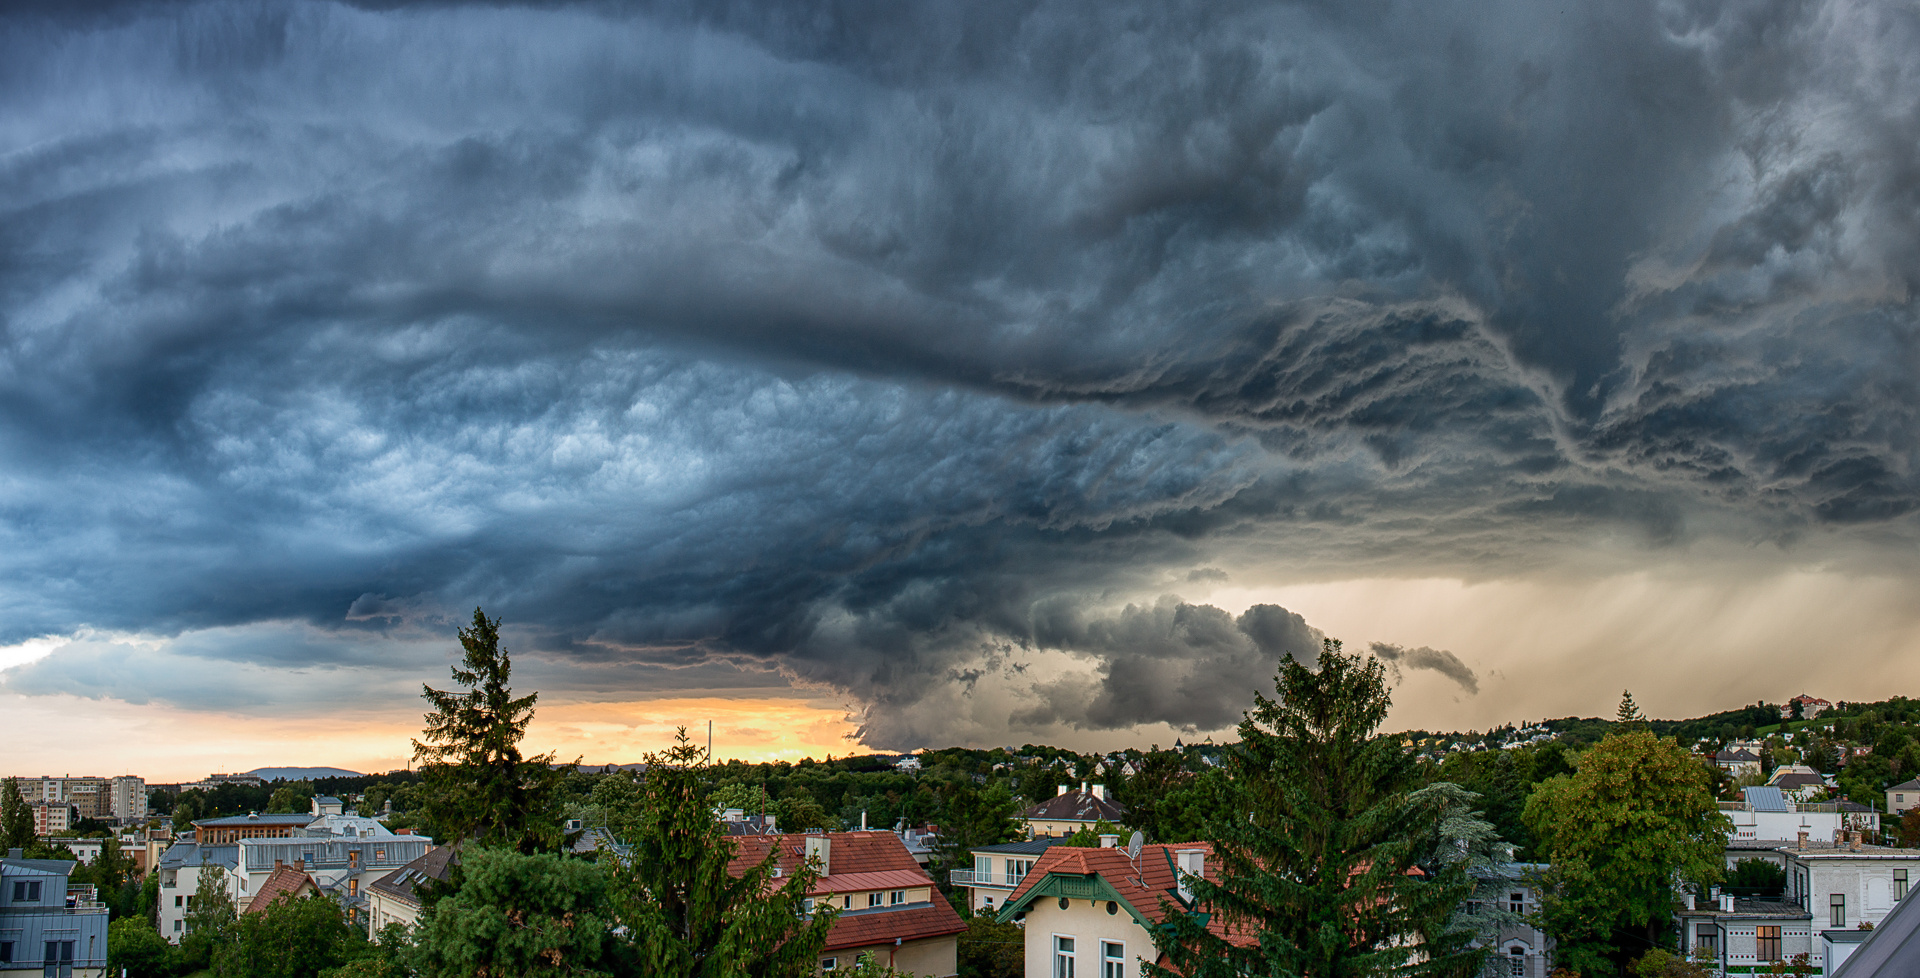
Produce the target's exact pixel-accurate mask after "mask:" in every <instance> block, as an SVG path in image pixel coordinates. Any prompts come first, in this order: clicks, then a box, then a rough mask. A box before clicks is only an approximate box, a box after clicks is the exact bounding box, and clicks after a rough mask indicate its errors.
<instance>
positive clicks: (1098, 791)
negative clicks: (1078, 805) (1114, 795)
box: [1093, 784, 1107, 801]
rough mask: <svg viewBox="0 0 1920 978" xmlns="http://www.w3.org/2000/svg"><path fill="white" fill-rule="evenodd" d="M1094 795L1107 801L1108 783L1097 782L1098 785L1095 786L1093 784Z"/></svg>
mask: <svg viewBox="0 0 1920 978" xmlns="http://www.w3.org/2000/svg"><path fill="white" fill-rule="evenodd" d="M1093 796H1094V797H1095V798H1098V799H1100V800H1101V801H1106V800H1107V786H1106V785H1104V784H1096V785H1094V786H1093Z"/></svg>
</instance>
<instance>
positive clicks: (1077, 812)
mask: <svg viewBox="0 0 1920 978" xmlns="http://www.w3.org/2000/svg"><path fill="white" fill-rule="evenodd" d="M1126 814H1127V810H1126V809H1124V808H1122V807H1120V805H1119V804H1118V803H1116V802H1114V801H1112V800H1110V799H1106V798H1101V797H1099V796H1097V795H1095V794H1094V793H1093V792H1091V791H1080V790H1077V789H1076V790H1073V791H1067V792H1064V793H1062V794H1058V795H1054V796H1053V797H1052V798H1049V799H1047V800H1046V801H1043V802H1041V803H1040V804H1038V805H1035V806H1033V807H1031V808H1029V809H1027V810H1026V811H1024V812H1021V813H1020V817H1021V818H1024V819H1026V820H1028V821H1030V822H1063V821H1080V822H1097V821H1099V820H1101V819H1103V818H1104V819H1106V820H1107V821H1109V822H1113V823H1114V824H1116V825H1117V824H1119V823H1120V821H1121V819H1123V818H1125V817H1126Z"/></svg>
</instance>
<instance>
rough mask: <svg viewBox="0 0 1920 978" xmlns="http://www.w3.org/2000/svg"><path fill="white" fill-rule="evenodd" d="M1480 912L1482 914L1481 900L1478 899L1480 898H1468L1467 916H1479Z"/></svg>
mask: <svg viewBox="0 0 1920 978" xmlns="http://www.w3.org/2000/svg"><path fill="white" fill-rule="evenodd" d="M1479 914H1480V901H1478V900H1468V901H1467V916H1469V917H1475V916H1478V915H1479Z"/></svg>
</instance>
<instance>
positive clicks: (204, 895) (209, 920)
mask: <svg viewBox="0 0 1920 978" xmlns="http://www.w3.org/2000/svg"><path fill="white" fill-rule="evenodd" d="M235 916H236V914H235V913H234V909H233V898H232V897H231V896H229V895H228V894H227V881H226V873H225V872H224V871H222V870H221V869H220V867H218V866H214V865H211V864H202V865H201V867H200V874H199V876H198V878H196V879H195V881H194V893H193V895H192V896H190V897H188V898H187V917H186V928H187V933H186V936H185V937H182V938H181V939H180V957H181V959H182V961H184V962H185V964H186V968H185V970H187V971H197V970H199V969H201V968H205V967H207V966H208V965H210V964H211V963H212V962H213V954H214V951H215V950H216V949H218V948H219V947H220V946H221V945H223V944H225V943H226V942H227V940H228V939H229V937H230V936H231V935H230V933H229V932H230V931H231V929H232V927H233V921H234V917H235Z"/></svg>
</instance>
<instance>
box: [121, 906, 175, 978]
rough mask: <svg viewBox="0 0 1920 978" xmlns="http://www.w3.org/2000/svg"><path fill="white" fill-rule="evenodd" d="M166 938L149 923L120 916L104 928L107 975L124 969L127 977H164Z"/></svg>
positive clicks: (166, 970) (168, 970)
mask: <svg viewBox="0 0 1920 978" xmlns="http://www.w3.org/2000/svg"><path fill="white" fill-rule="evenodd" d="M170 950H171V949H170V948H169V947H168V946H167V939H166V938H164V937H161V936H160V932H159V931H157V930H154V929H153V924H151V923H149V922H148V921H146V920H144V919H142V918H139V917H122V918H120V919H119V920H116V921H114V922H113V923H111V924H108V925H107V972H108V973H109V974H114V975H118V974H120V972H121V969H123V968H124V969H126V974H127V978H168V976H169V975H171V974H172V973H173V970H172V967H171V965H170V963H169V960H168V958H169V954H168V952H169V951H170Z"/></svg>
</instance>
